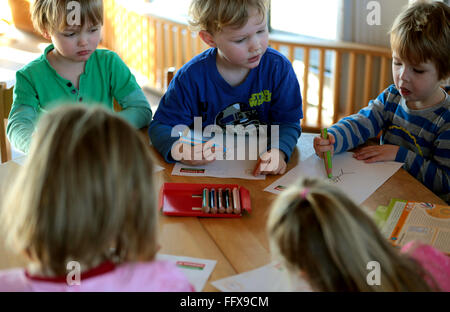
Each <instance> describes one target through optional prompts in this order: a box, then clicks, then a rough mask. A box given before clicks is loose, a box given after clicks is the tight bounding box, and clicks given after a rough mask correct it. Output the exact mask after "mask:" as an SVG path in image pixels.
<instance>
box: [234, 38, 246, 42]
mask: <svg viewBox="0 0 450 312" xmlns="http://www.w3.org/2000/svg"><path fill="white" fill-rule="evenodd" d="M244 40H245V38H243V39H239V40H235V41H234V42H235V43H241V42H244Z"/></svg>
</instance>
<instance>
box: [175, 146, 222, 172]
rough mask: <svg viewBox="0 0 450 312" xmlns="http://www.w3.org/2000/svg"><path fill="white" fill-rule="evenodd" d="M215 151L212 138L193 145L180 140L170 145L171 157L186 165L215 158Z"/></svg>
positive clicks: (199, 163)
mask: <svg viewBox="0 0 450 312" xmlns="http://www.w3.org/2000/svg"><path fill="white" fill-rule="evenodd" d="M216 151H218V149H216V147H215V146H214V142H213V140H210V141H208V142H206V143H203V144H201V143H199V144H195V145H191V144H189V143H185V142H181V141H180V142H177V143H175V144H174V146H173V147H172V157H173V158H174V159H175V160H177V161H180V162H182V163H183V164H186V165H191V166H200V165H204V164H208V163H211V162H213V161H214V160H216Z"/></svg>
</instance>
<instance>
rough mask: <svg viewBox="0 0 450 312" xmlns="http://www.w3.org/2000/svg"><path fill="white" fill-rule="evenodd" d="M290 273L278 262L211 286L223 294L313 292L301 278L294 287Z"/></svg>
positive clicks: (227, 278) (213, 283) (221, 280)
mask: <svg viewBox="0 0 450 312" xmlns="http://www.w3.org/2000/svg"><path fill="white" fill-rule="evenodd" d="M292 283H293V282H292V281H291V279H290V278H289V277H288V272H287V271H286V269H285V268H283V267H282V266H281V265H280V264H279V263H278V262H276V261H274V262H272V263H269V264H267V265H265V266H262V267H260V268H257V269H255V270H252V271H248V272H245V273H242V274H238V275H233V276H230V277H226V278H223V279H220V280H217V281H214V282H212V283H211V284H212V285H213V286H214V287H216V288H217V289H219V290H220V291H223V292H248V291H253V292H275V291H305V292H306V291H308V292H310V291H311V288H310V287H309V285H308V283H307V282H306V281H304V280H301V279H299V278H297V279H296V281H295V286H293V285H292Z"/></svg>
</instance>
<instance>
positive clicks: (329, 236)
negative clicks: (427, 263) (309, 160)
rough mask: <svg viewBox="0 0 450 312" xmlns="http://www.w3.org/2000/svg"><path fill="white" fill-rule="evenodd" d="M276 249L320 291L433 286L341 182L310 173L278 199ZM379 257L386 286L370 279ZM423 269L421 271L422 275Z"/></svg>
mask: <svg viewBox="0 0 450 312" xmlns="http://www.w3.org/2000/svg"><path fill="white" fill-rule="evenodd" d="M268 233H269V239H270V243H271V249H272V251H273V252H274V254H276V255H279V256H281V258H282V260H283V261H284V263H285V264H286V266H287V268H288V269H289V271H290V272H293V273H294V274H300V273H305V274H306V278H307V280H308V281H309V282H310V284H311V287H313V288H314V289H315V290H319V291H428V290H430V288H429V287H428V285H427V283H426V282H425V280H424V276H425V273H424V272H423V270H422V269H421V267H420V266H419V265H418V264H416V262H415V261H414V260H412V259H410V258H408V257H407V256H403V255H400V254H399V253H398V251H397V250H396V249H395V248H394V247H393V246H391V245H390V244H389V243H388V242H387V240H386V239H385V238H383V237H382V235H381V234H380V232H379V231H378V229H377V227H376V225H375V224H374V222H373V221H372V220H371V219H370V218H369V216H368V215H366V213H365V212H363V211H362V210H361V209H360V208H359V207H358V206H357V205H356V204H355V203H354V202H353V201H352V200H350V199H349V198H348V197H347V196H346V195H345V194H344V193H343V192H341V191H340V190H339V189H338V188H337V187H335V186H334V185H331V184H330V183H327V182H325V181H321V180H319V179H311V178H305V179H301V180H299V181H298V182H297V183H296V184H295V185H293V186H291V187H289V188H288V189H287V190H285V191H284V192H283V193H282V194H281V195H280V196H279V197H278V198H277V199H276V201H275V202H274V205H273V208H272V210H271V212H270V216H269V220H268ZM371 261H378V263H379V264H380V268H381V272H380V274H381V285H379V286H377V285H369V284H368V283H367V275H368V274H369V273H370V271H368V270H367V265H368V263H369V262H371ZM418 272H421V274H418Z"/></svg>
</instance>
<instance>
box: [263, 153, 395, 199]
mask: <svg viewBox="0 0 450 312" xmlns="http://www.w3.org/2000/svg"><path fill="white" fill-rule="evenodd" d="M402 165H403V163H399V162H394V161H386V162H377V163H372V164H367V163H365V162H363V161H361V160H357V159H355V158H353V156H352V153H349V152H346V153H342V154H338V155H334V156H333V179H332V180H331V181H332V182H333V183H335V185H336V186H338V187H339V188H341V190H343V191H344V192H345V193H346V194H347V195H348V196H350V198H352V199H353V200H354V201H355V202H356V203H357V204H361V203H362V202H363V201H364V200H366V199H367V197H369V196H370V195H371V194H372V193H373V192H375V191H376V190H377V189H378V188H379V187H380V186H381V185H382V184H383V183H384V182H385V181H386V180H387V179H389V178H390V177H391V176H392V175H393V174H394V173H395V172H396V171H397V170H398V169H400V167H401V166H402ZM300 176H311V177H323V178H324V179H328V178H326V174H325V167H324V162H323V159H321V158H319V157H318V156H317V155H315V154H314V155H311V156H309V157H308V158H307V159H305V160H302V161H300V162H299V164H298V165H297V166H296V167H295V168H292V169H291V170H290V171H289V172H287V173H286V174H285V175H284V176H283V177H281V178H280V179H278V180H277V181H275V182H274V183H272V184H271V185H269V186H268V187H267V188H265V189H264V190H265V191H267V192H270V193H275V194H279V193H280V192H281V191H282V190H283V189H285V188H286V187H288V186H289V185H291V184H293V183H294V182H295V181H296V180H297V179H298V178H299V177H300Z"/></svg>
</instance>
